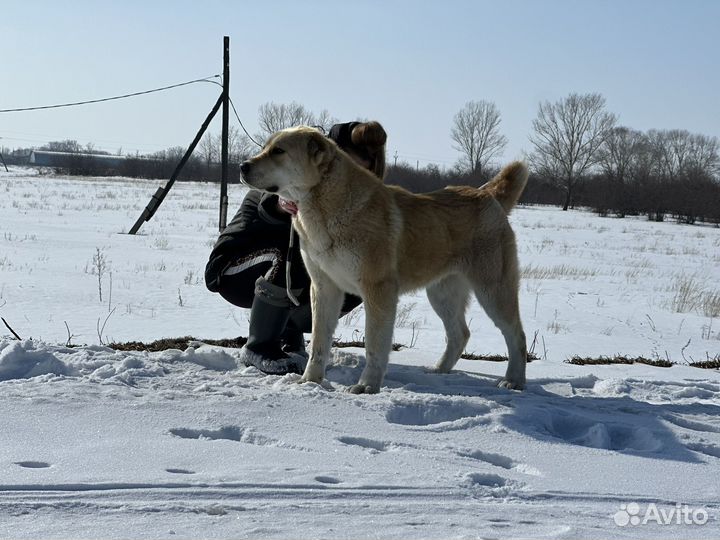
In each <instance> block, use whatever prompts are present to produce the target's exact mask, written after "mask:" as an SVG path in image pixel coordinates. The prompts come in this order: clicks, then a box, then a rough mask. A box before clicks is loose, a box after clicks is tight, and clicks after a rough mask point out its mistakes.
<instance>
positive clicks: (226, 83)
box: [219, 36, 230, 231]
mask: <svg viewBox="0 0 720 540" xmlns="http://www.w3.org/2000/svg"><path fill="white" fill-rule="evenodd" d="M222 99H223V110H222V143H221V149H220V160H221V165H222V172H221V178H220V225H219V229H220V231H222V230H223V229H224V228H225V226H226V225H227V207H228V197H227V182H228V142H229V141H228V118H229V113H230V37H229V36H225V37H224V38H223V95H222Z"/></svg>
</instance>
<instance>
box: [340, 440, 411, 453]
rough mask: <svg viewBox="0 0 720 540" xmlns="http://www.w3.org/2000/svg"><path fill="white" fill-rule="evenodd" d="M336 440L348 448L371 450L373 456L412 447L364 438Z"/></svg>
mask: <svg viewBox="0 0 720 540" xmlns="http://www.w3.org/2000/svg"><path fill="white" fill-rule="evenodd" d="M336 440H337V441H338V442H341V443H343V444H346V445H348V446H359V447H360V448H365V449H366V450H369V451H370V453H372V454H377V453H378V452H387V451H392V450H398V449H399V448H400V447H410V445H406V444H396V443H391V442H386V441H376V440H373V439H366V438H364V437H338V438H337V439H336Z"/></svg>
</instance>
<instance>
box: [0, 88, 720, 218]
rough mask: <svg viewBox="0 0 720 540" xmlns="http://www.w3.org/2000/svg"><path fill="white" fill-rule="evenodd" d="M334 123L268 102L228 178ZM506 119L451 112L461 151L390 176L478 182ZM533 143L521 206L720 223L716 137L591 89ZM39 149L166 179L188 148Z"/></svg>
mask: <svg viewBox="0 0 720 540" xmlns="http://www.w3.org/2000/svg"><path fill="white" fill-rule="evenodd" d="M337 122H338V120H337V119H336V118H334V117H332V116H331V115H330V114H329V113H328V112H327V111H322V112H321V113H320V114H314V113H313V112H311V111H309V110H308V109H306V108H305V107H304V106H302V105H300V104H298V103H295V102H292V103H290V104H277V103H272V102H270V103H266V104H264V105H262V106H261V107H260V108H259V110H258V125H259V126H260V130H259V132H258V133H255V134H254V135H253V136H252V137H250V136H249V135H247V134H245V133H241V132H240V131H239V130H238V129H237V128H235V127H232V128H231V129H230V134H229V162H230V178H231V179H233V180H235V181H237V180H238V179H239V176H240V175H239V166H240V163H241V162H242V161H243V160H244V159H246V158H247V157H248V156H250V155H252V154H254V153H255V152H256V151H257V150H258V146H257V144H260V145H261V144H263V143H264V141H265V140H266V139H267V137H268V136H269V135H271V134H272V133H274V132H275V131H278V130H280V129H283V128H286V127H290V126H294V125H299V124H306V125H312V126H317V127H319V128H321V129H322V130H324V131H325V132H327V131H328V130H329V128H330V127H331V126H332V125H333V124H334V123H337ZM500 124H501V116H500V111H499V110H498V109H497V107H496V106H495V104H494V103H492V102H488V101H484V100H480V101H469V102H468V103H466V104H465V106H464V107H463V108H462V109H461V110H460V111H459V112H458V113H457V114H456V115H455V117H454V118H453V125H452V129H451V133H450V138H451V140H452V141H453V143H454V144H453V147H454V148H455V149H456V150H457V151H458V152H459V155H460V157H459V159H458V161H457V162H456V163H455V165H454V166H453V167H451V168H450V169H449V170H448V169H446V168H442V169H441V168H440V167H439V166H437V165H435V164H429V165H427V166H425V167H422V168H420V167H419V166H416V167H412V166H411V165H409V164H407V163H403V162H400V163H394V164H392V165H390V166H389V167H388V173H387V180H386V181H387V182H388V183H393V184H398V185H401V186H403V187H405V188H407V189H409V190H411V191H414V192H424V191H432V190H435V189H442V188H443V187H445V186H447V185H452V184H455V185H461V184H464V185H472V186H480V185H482V184H483V183H485V182H486V181H487V180H488V179H489V178H491V177H492V176H493V175H494V174H495V173H496V172H497V170H498V169H499V164H498V163H497V162H496V161H495V160H496V159H497V158H498V156H500V155H501V154H502V152H503V151H504V149H505V147H506V145H507V138H506V137H505V136H504V135H503V134H502V133H501V132H500ZM390 135H391V136H392V134H390ZM256 141H257V143H256ZM529 141H530V143H531V147H532V150H531V152H530V153H528V154H527V155H526V160H527V161H528V162H529V164H530V170H531V174H530V179H529V181H528V186H527V188H526V190H525V192H524V194H523V197H522V198H521V203H525V204H549V205H558V206H561V207H562V208H563V209H564V210H567V209H568V208H571V207H577V206H583V207H589V208H592V209H593V210H595V211H596V212H597V213H598V214H600V215H603V216H608V215H614V216H618V217H624V216H627V215H645V216H647V217H648V218H649V219H651V220H655V221H663V220H664V219H666V218H668V217H672V218H674V219H677V220H678V221H680V222H683V223H695V222H697V221H707V222H711V223H716V224H720V204H719V201H720V144H719V143H718V139H717V137H710V136H706V135H701V134H693V133H690V132H688V131H685V130H680V129H671V130H657V129H652V130H649V131H647V132H641V131H637V130H634V129H632V128H629V127H623V126H619V125H618V124H617V117H616V115H614V114H612V113H610V112H608V111H607V110H606V108H605V99H604V98H603V97H602V96H601V95H600V94H593V93H591V94H570V95H568V96H567V97H565V98H563V99H560V100H558V101H556V102H549V101H546V102H542V103H540V104H539V105H538V111H537V115H536V117H535V119H534V120H533V123H532V132H531V134H530V136H529ZM220 143H221V141H220V136H219V135H217V134H211V133H207V134H206V135H205V136H204V138H203V139H202V140H201V142H200V144H199V145H198V147H197V148H196V150H195V152H194V154H193V156H192V157H191V159H190V160H189V162H188V163H187V165H186V166H185V168H184V169H183V172H182V174H181V175H180V177H179V179H181V180H183V179H185V180H204V181H218V180H219V178H220V164H219V161H220V146H221V144H220ZM40 149H43V150H49V151H57V152H68V153H73V154H76V158H74V159H73V160H71V162H70V163H69V164H68V165H67V167H64V168H63V169H64V170H62V171H61V172H66V173H69V174H80V175H105V174H115V175H121V176H130V177H142V178H168V177H169V176H170V175H171V174H172V172H173V171H174V170H175V167H176V166H177V163H178V162H179V161H180V158H181V157H182V155H183V154H184V152H185V149H184V148H182V147H174V148H168V149H167V150H163V151H160V152H155V153H152V154H147V155H139V154H136V155H133V156H124V159H122V160H120V161H119V163H117V164H116V165H114V166H112V167H109V166H108V164H107V163H108V162H107V160H106V161H104V162H103V161H102V160H93V159H92V155H93V154H97V155H110V154H109V153H108V152H102V151H98V150H96V149H95V148H94V147H93V146H92V145H86V146H84V147H83V146H81V145H79V144H78V143H77V141H59V142H51V143H48V144H47V145H45V146H43V147H41V148H40ZM30 150H31V149H16V150H12V151H11V150H9V149H7V148H4V149H2V153H3V155H4V156H5V161H7V163H8V164H23V163H24V161H23V160H25V161H26V160H27V155H28V154H29V152H30ZM121 154H122V152H121V151H119V152H118V155H121Z"/></svg>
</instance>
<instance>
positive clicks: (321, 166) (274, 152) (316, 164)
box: [240, 126, 337, 201]
mask: <svg viewBox="0 0 720 540" xmlns="http://www.w3.org/2000/svg"><path fill="white" fill-rule="evenodd" d="M336 152H337V145H335V143H333V142H332V141H330V140H328V139H326V138H325V136H324V135H323V134H322V133H320V132H319V131H318V130H317V129H315V128H311V127H307V126H299V127H294V128H288V129H284V130H282V131H278V132H277V133H275V134H274V135H273V136H272V137H270V139H268V141H267V143H266V144H265V147H264V148H263V149H262V151H261V152H260V153H259V154H258V155H256V156H254V157H252V158H250V159H248V160H247V161H244V162H243V163H242V165H241V166H240V172H241V173H242V179H243V182H244V183H245V184H247V185H248V186H250V187H253V188H255V189H260V190H262V191H267V192H269V193H277V194H279V195H280V196H281V197H283V198H285V199H288V200H291V201H298V200H300V199H301V198H302V197H303V195H304V194H305V193H307V192H308V191H310V189H312V188H313V187H314V186H315V185H317V184H318V183H319V182H320V181H321V180H322V178H323V176H325V174H326V173H327V170H328V168H329V166H330V164H331V163H332V161H333V159H334V158H335V155H336Z"/></svg>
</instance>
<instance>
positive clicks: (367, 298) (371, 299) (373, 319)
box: [349, 280, 399, 394]
mask: <svg viewBox="0 0 720 540" xmlns="http://www.w3.org/2000/svg"><path fill="white" fill-rule="evenodd" d="M398 299H399V293H398V286H397V283H395V282H394V281H391V280H388V281H383V282H379V283H374V284H372V286H369V287H366V290H365V291H363V301H364V304H365V355H366V356H365V358H366V363H365V369H363V372H362V374H361V375H360V380H359V381H358V383H357V384H354V385H352V386H351V387H350V388H349V391H350V392H352V393H353V394H376V393H377V392H379V391H380V385H381V384H382V381H383V378H384V377H385V371H386V370H387V365H388V360H389V359H390V349H391V348H392V335H393V328H394V325H395V313H396V311H397V304H398Z"/></svg>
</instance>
